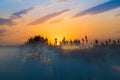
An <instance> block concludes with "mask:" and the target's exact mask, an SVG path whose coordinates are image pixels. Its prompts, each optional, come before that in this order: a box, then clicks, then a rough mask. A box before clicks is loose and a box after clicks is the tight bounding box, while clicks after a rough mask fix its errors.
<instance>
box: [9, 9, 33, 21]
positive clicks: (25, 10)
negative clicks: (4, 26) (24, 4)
mask: <svg viewBox="0 0 120 80" xmlns="http://www.w3.org/2000/svg"><path fill="white" fill-rule="evenodd" d="M33 9H34V8H33V7H31V8H28V9H23V10H21V11H19V12H16V13H13V14H12V15H11V18H13V19H14V18H22V15H25V14H27V13H28V12H30V11H31V10H33Z"/></svg>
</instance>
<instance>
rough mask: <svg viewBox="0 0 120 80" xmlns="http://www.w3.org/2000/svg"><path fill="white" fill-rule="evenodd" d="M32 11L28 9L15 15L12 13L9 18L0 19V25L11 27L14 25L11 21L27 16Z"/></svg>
mask: <svg viewBox="0 0 120 80" xmlns="http://www.w3.org/2000/svg"><path fill="white" fill-rule="evenodd" d="M32 9H33V7H32V8H29V9H24V10H21V11H19V12H16V13H13V14H12V15H11V16H10V17H9V18H0V25H8V26H13V25H15V23H14V21H13V20H14V19H19V18H22V15H25V14H27V13H28V12H29V11H31V10H32Z"/></svg>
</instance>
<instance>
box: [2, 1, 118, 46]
mask: <svg viewBox="0 0 120 80" xmlns="http://www.w3.org/2000/svg"><path fill="white" fill-rule="evenodd" d="M38 34H40V35H42V36H45V37H47V38H48V39H49V41H50V42H54V39H55V38H58V40H59V41H60V40H61V39H62V38H63V37H66V38H67V39H80V38H82V37H84V36H85V35H87V36H88V37H89V39H106V38H113V39H114V38H120V0H2V1H1V2H0V44H1V45H10V44H22V43H24V42H25V41H26V40H27V39H28V38H30V37H32V36H34V35H38Z"/></svg>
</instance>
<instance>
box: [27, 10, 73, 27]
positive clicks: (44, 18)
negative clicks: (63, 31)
mask: <svg viewBox="0 0 120 80" xmlns="http://www.w3.org/2000/svg"><path fill="white" fill-rule="evenodd" d="M70 10H71V9H66V10H63V11H60V12H54V13H51V14H48V15H46V16H43V17H41V18H39V19H37V20H35V21H34V22H32V23H30V24H29V25H37V24H42V23H45V22H46V21H48V20H49V19H51V18H53V17H56V16H59V15H61V14H63V13H65V12H68V11H70Z"/></svg>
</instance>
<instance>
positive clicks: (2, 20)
mask: <svg viewBox="0 0 120 80" xmlns="http://www.w3.org/2000/svg"><path fill="white" fill-rule="evenodd" d="M14 24H15V23H14V22H13V21H12V19H7V18H0V25H8V26H12V25H14Z"/></svg>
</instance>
